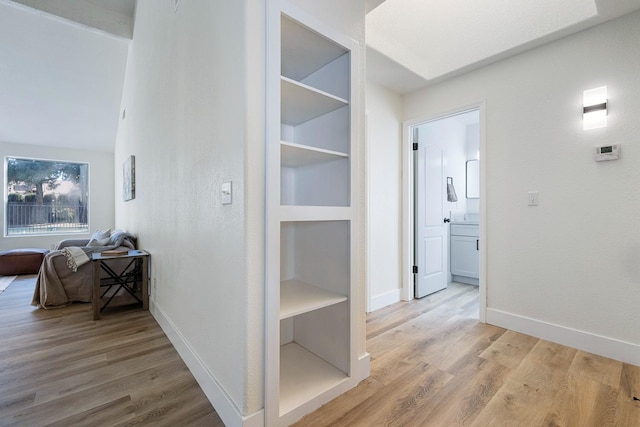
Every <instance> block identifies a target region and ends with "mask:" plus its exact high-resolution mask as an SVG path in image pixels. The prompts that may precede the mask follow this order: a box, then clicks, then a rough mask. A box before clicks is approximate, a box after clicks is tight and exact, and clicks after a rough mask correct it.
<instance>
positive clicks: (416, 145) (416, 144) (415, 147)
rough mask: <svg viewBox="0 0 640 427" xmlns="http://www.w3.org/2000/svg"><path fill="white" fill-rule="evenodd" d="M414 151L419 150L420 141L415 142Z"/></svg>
mask: <svg viewBox="0 0 640 427" xmlns="http://www.w3.org/2000/svg"><path fill="white" fill-rule="evenodd" d="M413 151H418V143H417V142H414V143H413Z"/></svg>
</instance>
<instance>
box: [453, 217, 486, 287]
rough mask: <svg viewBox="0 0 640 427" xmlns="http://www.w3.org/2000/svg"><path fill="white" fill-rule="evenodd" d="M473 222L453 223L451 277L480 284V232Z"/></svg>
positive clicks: (459, 280) (457, 280) (458, 280)
mask: <svg viewBox="0 0 640 427" xmlns="http://www.w3.org/2000/svg"><path fill="white" fill-rule="evenodd" d="M479 231H480V230H479V225H478V224H473V223H452V224H451V242H450V243H451V244H450V248H451V279H452V281H454V282H461V283H468V284H471V285H478V278H479V277H480V274H479V273H480V272H479V267H480V257H479V254H480V232H479Z"/></svg>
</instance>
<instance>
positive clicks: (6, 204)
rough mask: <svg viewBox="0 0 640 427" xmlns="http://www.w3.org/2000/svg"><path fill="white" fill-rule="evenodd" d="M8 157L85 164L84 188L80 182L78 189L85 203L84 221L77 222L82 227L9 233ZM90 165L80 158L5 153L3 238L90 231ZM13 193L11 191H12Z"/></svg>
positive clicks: (73, 233)
mask: <svg viewBox="0 0 640 427" xmlns="http://www.w3.org/2000/svg"><path fill="white" fill-rule="evenodd" d="M10 159H16V160H27V161H30V160H31V161H40V162H50V163H57V164H61V163H62V164H71V165H80V166H85V167H86V174H85V175H86V179H85V188H84V189H82V184H80V191H81V194H82V193H83V194H84V197H85V205H84V209H85V213H84V214H83V215H84V217H85V221H84V222H80V223H79V224H82V225H84V227H82V228H79V229H75V230H74V229H64V228H62V229H60V227H59V228H58V229H57V230H52V231H44V230H38V231H37V232H32V233H12V234H10V233H9V229H10V227H9V225H10V224H9V215H8V210H9V194H10V193H9V177H8V173H9V160H10ZM90 169H91V166H90V162H88V161H82V160H61V159H56V158H41V157H31V156H21V155H5V156H4V176H3V180H4V206H3V217H4V221H3V223H4V224H3V228H4V232H3V235H4V237H5V238H14V237H16V238H21V237H46V236H61V235H78V234H87V233H89V232H90V230H91V227H90V223H91V217H90V215H91V209H90V200H91V195H90V188H91V176H90V175H91V172H90ZM12 194H13V193H12Z"/></svg>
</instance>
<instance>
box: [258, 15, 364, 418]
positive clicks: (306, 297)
mask: <svg viewBox="0 0 640 427" xmlns="http://www.w3.org/2000/svg"><path fill="white" fill-rule="evenodd" d="M289 12H292V14H290V13H289ZM272 13H273V15H272V18H271V19H272V21H271V23H272V28H277V29H278V30H279V31H273V32H272V33H271V34H272V37H273V39H272V40H271V41H272V44H271V45H270V46H271V47H272V49H274V51H273V52H272V54H274V53H275V54H274V55H273V56H272V59H273V62H274V63H279V64H280V67H279V69H278V73H275V72H273V75H272V77H273V78H274V79H275V78H276V76H275V74H277V78H278V80H279V88H278V89H279V90H278V92H275V90H274V89H275V88H272V91H271V92H270V93H271V96H272V98H274V99H277V100H278V103H277V104H279V105H277V108H278V109H279V114H277V116H278V119H275V118H274V117H275V116H274V115H271V116H270V117H272V118H273V120H272V122H271V123H272V126H273V129H275V128H276V126H275V123H273V122H279V129H278V130H279V132H275V131H272V132H270V133H269V135H270V142H269V144H270V147H271V148H269V150H268V152H269V153H271V154H270V155H269V160H268V171H269V170H270V173H269V177H270V180H271V183H272V186H270V187H269V190H268V199H269V210H268V215H267V216H268V221H269V224H270V225H269V230H270V231H269V233H268V234H269V237H268V239H267V240H268V241H267V247H268V252H269V254H268V256H267V270H268V273H267V277H268V279H267V280H268V283H267V286H268V292H267V293H268V297H267V300H268V307H269V308H270V310H268V311H269V313H271V311H274V310H271V309H275V308H277V310H276V311H277V314H278V318H277V319H275V318H274V317H273V314H271V317H270V316H269V315H268V322H270V325H271V326H269V325H268V327H267V330H268V332H267V359H268V361H267V365H268V366H267V380H266V384H265V385H266V388H265V390H266V393H267V396H266V403H265V408H266V412H267V414H266V420H267V425H288V424H289V423H291V422H294V421H296V420H297V419H299V418H300V417H301V416H303V415H305V414H306V413H308V412H310V411H312V410H313V409H315V408H318V407H319V406H320V405H321V404H323V403H325V402H327V401H328V400H330V399H331V398H333V397H335V396H337V395H339V394H341V393H342V392H344V391H346V390H348V389H349V388H351V387H353V386H355V385H356V384H357V382H356V380H355V376H356V375H355V372H354V371H355V370H356V366H355V364H356V363H355V361H356V359H357V357H356V349H355V347H356V345H355V342H356V341H355V334H356V329H357V328H356V327H355V325H356V324H355V320H356V319H355V317H357V316H356V315H355V314H354V313H355V311H354V307H355V305H354V304H355V302H354V298H353V295H354V283H357V281H356V268H355V265H356V264H355V263H356V255H355V252H356V250H355V242H354V241H353V238H352V236H354V235H355V230H356V226H355V222H356V215H355V212H356V209H354V207H353V206H354V204H355V202H354V200H355V199H354V198H353V196H352V194H351V191H352V189H351V186H352V185H353V184H352V182H354V179H355V178H354V176H355V175H354V173H353V171H352V168H353V167H354V165H353V164H352V163H353V161H354V159H353V155H352V139H353V129H352V128H353V125H352V114H353V111H352V108H353V106H352V102H351V98H352V95H351V93H352V75H353V69H352V63H351V61H352V60H353V56H352V55H353V54H354V53H355V52H354V44H351V43H355V42H353V41H352V40H350V39H347V38H342V39H341V40H342V41H341V42H340V43H338V42H336V41H333V40H334V38H335V37H332V38H331V39H330V38H329V37H327V36H325V35H321V34H320V31H317V30H315V29H311V26H310V25H307V23H308V22H310V20H309V19H305V18H309V17H307V16H303V15H302V14H301V13H299V12H298V11H293V10H288V11H287V13H286V14H285V13H283V12H281V11H280V9H279V10H278V11H277V16H276V13H275V12H272ZM303 21H304V22H305V24H302V23H301V22H303ZM314 24H319V26H320V27H322V25H321V24H320V23H318V22H314ZM317 27H318V25H316V28H317ZM325 29H326V28H325ZM325 33H326V32H323V34H325ZM333 35H334V36H335V34H333ZM340 37H341V36H340ZM276 39H277V40H276ZM345 46H348V47H345ZM355 46H356V47H357V44H355ZM276 49H277V52H276ZM272 81H273V80H272ZM272 105H274V106H275V105H276V103H275V102H274V104H272ZM274 109H275V108H274ZM272 114H273V112H272ZM272 144H273V145H272ZM275 145H277V152H278V154H277V156H276V155H275V150H274V147H275ZM277 182H279V186H280V191H279V192H277V193H276V192H274V191H273V183H277ZM278 235H279V239H277V236H278ZM276 240H279V241H276ZM276 297H277V298H276ZM275 322H277V323H278V326H277V327H274V325H273V323H275ZM269 331H271V332H269ZM275 337H277V341H278V342H277V343H275V342H274V341H276V339H275ZM273 359H277V360H278V363H277V372H275V370H276V369H275V366H274V363H273V362H272V363H269V360H273Z"/></svg>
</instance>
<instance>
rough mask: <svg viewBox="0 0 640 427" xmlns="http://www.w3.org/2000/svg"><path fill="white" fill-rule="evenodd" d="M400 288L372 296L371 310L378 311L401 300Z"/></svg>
mask: <svg viewBox="0 0 640 427" xmlns="http://www.w3.org/2000/svg"><path fill="white" fill-rule="evenodd" d="M400 291H401V290H400V289H394V290H392V291H389V292H385V293H384V294H380V295H376V296H373V297H371V301H370V303H369V312H372V311H376V310H377V309H379V308H382V307H386V306H388V305H391V304H393V303H396V302H398V301H400Z"/></svg>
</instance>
